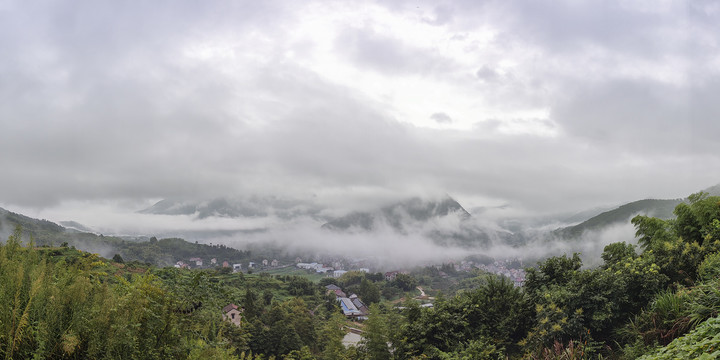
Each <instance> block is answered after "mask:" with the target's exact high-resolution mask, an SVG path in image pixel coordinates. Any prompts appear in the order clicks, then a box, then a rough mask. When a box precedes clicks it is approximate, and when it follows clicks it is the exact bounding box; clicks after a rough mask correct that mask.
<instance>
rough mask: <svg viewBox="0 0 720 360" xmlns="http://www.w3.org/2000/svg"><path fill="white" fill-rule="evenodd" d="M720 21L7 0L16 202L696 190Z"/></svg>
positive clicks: (7, 89) (453, 4) (701, 180)
mask: <svg viewBox="0 0 720 360" xmlns="http://www.w3.org/2000/svg"><path fill="white" fill-rule="evenodd" d="M718 24H720V12H719V11H718V7H717V6H716V5H714V3H712V2H705V1H693V2H685V1H661V2H656V1H651V2H643V1H640V2H632V3H627V2H621V1H587V2H583V3H575V2H565V1H535V2H532V3H528V2H525V1H503V2H495V1H488V2H477V1H441V2H436V1H412V2H410V1H394V2H392V3H386V2H363V3H357V2H346V1H337V2H314V1H310V2H301V3H290V2H280V1H263V2H256V1H239V2H213V3H207V2H189V1H181V2H173V3H172V4H170V3H167V2H152V3H146V4H137V3H127V2H114V1H94V2H92V3H76V2H66V1H52V2H50V1H48V2H37V3H36V2H32V3H30V2H26V1H13V0H10V1H3V2H2V3H0V53H2V54H3V56H2V57H1V58H0V125H2V129H3V131H2V132H0V152H2V153H3V154H4V155H3V156H2V157H0V168H1V169H3V176H1V177H0V204H2V205H4V206H5V207H9V206H21V207H28V208H33V209H37V210H36V211H43V209H51V208H58V209H66V210H68V211H69V210H70V209H71V207H72V206H73V204H77V203H85V204H88V206H94V207H98V208H100V207H102V206H103V204H108V203H123V204H125V205H128V206H125V207H123V208H122V209H124V210H129V209H130V208H132V206H129V204H135V205H140V204H145V203H147V202H148V201H150V200H151V199H155V200H157V199H162V198H172V197H177V198H212V197H214V196H224V195H246V196H249V195H252V194H264V195H267V194H275V195H282V196H292V197H303V198H311V199H318V201H321V202H336V203H343V202H344V203H345V205H346V207H348V208H352V204H348V202H350V201H348V200H345V201H342V200H338V199H339V198H342V197H344V198H346V199H362V198H364V197H367V198H371V199H379V200H377V201H378V202H381V201H386V200H385V199H387V198H390V197H401V196H406V195H410V196H413V195H419V194H425V193H430V192H437V191H441V192H447V193H451V194H453V196H455V197H456V198H457V199H458V200H459V201H460V202H461V203H463V204H465V205H466V206H468V207H475V206H499V205H506V204H509V205H510V206H512V207H514V208H516V209H519V210H518V211H525V212H532V213H536V212H541V213H548V212H557V211H565V210H578V209H584V208H587V207H592V206H597V205H602V204H612V203H620V202H624V201H627V200H634V199H638V198H644V197H656V198H663V197H664V198H675V197H680V196H686V195H688V194H689V193H691V192H694V191H697V190H699V189H702V188H705V187H707V186H710V185H712V184H715V183H717V182H718V178H720V171H719V170H718V169H720V156H719V155H718V154H720V148H719V147H720V145H719V143H718V142H717V141H716V138H717V136H716V135H717V133H718V132H719V131H720V128H719V127H720V125H719V123H718V122H717V118H718V115H720V105H718V102H717V101H715V100H714V97H713V95H714V94H717V93H718V91H719V90H720V76H719V75H720V51H719V49H718V47H719V45H718V44H720V42H719V41H718V40H719V39H718V37H719V36H720V35H718V34H720V29H719V28H718V27H720V25H718ZM365 201H367V200H365ZM139 208H141V207H140V206H136V207H135V208H134V210H138V209H139ZM134 210H133V211H134ZM66 219H67V217H62V218H60V219H55V220H66ZM218 226H221V225H218Z"/></svg>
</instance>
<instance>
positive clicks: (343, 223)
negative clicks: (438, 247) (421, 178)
mask: <svg viewBox="0 0 720 360" xmlns="http://www.w3.org/2000/svg"><path fill="white" fill-rule="evenodd" d="M449 215H457V216H459V217H460V219H462V220H467V219H469V218H470V213H468V212H467V211H466V210H465V209H464V208H463V207H462V205H460V203H458V202H457V201H455V199H453V198H451V197H449V196H448V197H445V198H443V199H441V200H439V201H433V200H422V199H420V198H418V197H415V198H411V199H408V200H405V201H401V202H398V203H395V204H391V205H388V206H384V207H382V208H380V209H378V210H376V211H366V212H360V211H356V212H352V213H350V214H348V215H345V216H343V217H339V218H335V219H332V220H330V221H328V222H327V223H325V224H324V225H323V226H322V227H323V228H325V229H330V230H352V229H357V230H365V231H371V230H376V229H377V228H378V227H379V226H381V225H389V226H390V227H391V228H393V229H394V230H396V231H398V232H401V233H402V232H405V231H407V227H408V226H412V225H416V224H418V223H425V222H427V221H429V220H431V219H438V218H443V217H447V216H449Z"/></svg>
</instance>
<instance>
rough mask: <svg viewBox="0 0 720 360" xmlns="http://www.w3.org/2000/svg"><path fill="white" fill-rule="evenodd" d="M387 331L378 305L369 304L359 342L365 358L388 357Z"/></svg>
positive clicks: (377, 358) (376, 359)
mask: <svg viewBox="0 0 720 360" xmlns="http://www.w3.org/2000/svg"><path fill="white" fill-rule="evenodd" d="M388 331H389V330H388V325H387V323H386V322H385V316H384V315H383V314H382V313H381V312H380V308H379V307H378V305H377V304H372V305H370V316H369V317H368V320H367V321H366V323H365V332H364V333H363V339H362V341H361V342H360V349H361V352H362V353H363V355H364V358H365V359H368V360H389V359H390V348H389V347H388V342H389V341H390V337H389V334H388Z"/></svg>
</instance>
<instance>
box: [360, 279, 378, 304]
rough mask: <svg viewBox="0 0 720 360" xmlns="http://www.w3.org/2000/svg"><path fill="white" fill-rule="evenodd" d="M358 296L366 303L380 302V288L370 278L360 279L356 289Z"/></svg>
mask: <svg viewBox="0 0 720 360" xmlns="http://www.w3.org/2000/svg"><path fill="white" fill-rule="evenodd" d="M358 296H359V297H360V299H361V300H362V301H363V302H364V303H366V304H368V305H370V304H373V303H377V302H380V289H379V288H378V286H377V285H375V284H374V283H373V282H371V281H370V280H368V279H362V281H361V282H360V289H359V290H358Z"/></svg>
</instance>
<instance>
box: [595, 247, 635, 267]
mask: <svg viewBox="0 0 720 360" xmlns="http://www.w3.org/2000/svg"><path fill="white" fill-rule="evenodd" d="M636 256H637V254H635V246H634V245H632V244H627V243H625V242H616V243H612V244H608V245H606V246H605V248H604V249H603V253H602V255H601V257H602V259H603V260H604V261H605V264H604V265H603V268H606V269H607V268H610V267H612V266H614V265H615V264H617V263H619V262H621V261H623V260H625V259H628V258H630V259H632V258H635V257H636Z"/></svg>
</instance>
